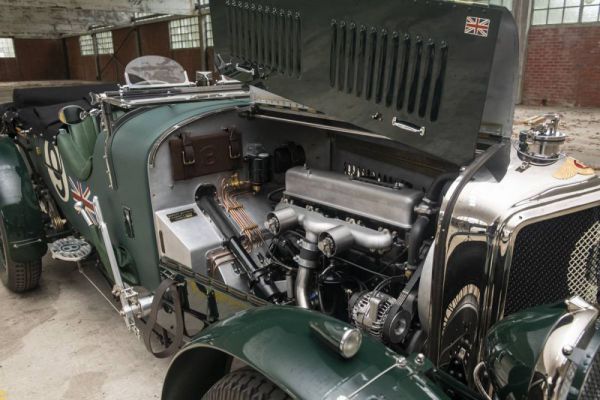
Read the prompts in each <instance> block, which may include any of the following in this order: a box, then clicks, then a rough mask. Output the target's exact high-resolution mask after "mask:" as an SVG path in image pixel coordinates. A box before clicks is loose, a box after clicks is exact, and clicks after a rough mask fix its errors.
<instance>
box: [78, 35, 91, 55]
mask: <svg viewBox="0 0 600 400" xmlns="http://www.w3.org/2000/svg"><path fill="white" fill-rule="evenodd" d="M79 50H80V51H81V55H82V56H93V55H94V41H93V39H92V35H82V36H79Z"/></svg>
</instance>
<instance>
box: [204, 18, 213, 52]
mask: <svg viewBox="0 0 600 400" xmlns="http://www.w3.org/2000/svg"><path fill="white" fill-rule="evenodd" d="M202 29H203V33H204V47H212V46H214V44H213V32H212V20H211V18H210V14H208V15H205V16H204V17H203V18H202Z"/></svg>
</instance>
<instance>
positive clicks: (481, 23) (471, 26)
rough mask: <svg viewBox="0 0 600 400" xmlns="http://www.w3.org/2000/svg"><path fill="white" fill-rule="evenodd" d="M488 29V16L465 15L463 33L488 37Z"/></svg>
mask: <svg viewBox="0 0 600 400" xmlns="http://www.w3.org/2000/svg"><path fill="white" fill-rule="evenodd" d="M489 30H490V20H489V19H488V18H479V17H467V22H466V23H465V33H466V34H467V35H475V36H480V37H488V31H489Z"/></svg>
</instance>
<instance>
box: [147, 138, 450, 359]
mask: <svg viewBox="0 0 600 400" xmlns="http://www.w3.org/2000/svg"><path fill="white" fill-rule="evenodd" d="M233 129H235V130H237V132H236V133H232V130H233ZM295 129H299V128H298V127H294V128H293V129H288V132H287V135H286V134H283V135H279V136H280V138H273V137H272V135H267V134H262V135H261V134H256V133H253V132H252V131H251V130H250V129H247V128H246V129H245V128H244V127H239V128H238V127H236V128H222V129H221V131H226V132H229V133H228V135H229V141H227V140H225V142H224V143H225V144H221V145H219V144H213V145H211V146H213V148H212V150H211V154H210V157H218V156H220V155H221V154H224V157H229V158H230V160H229V161H230V162H233V163H234V164H235V167H234V168H231V167H227V168H225V169H227V170H226V171H218V172H213V173H210V174H200V175H198V176H195V173H194V172H193V170H189V171H191V172H189V171H188V172H189V173H187V175H188V176H183V175H185V174H183V175H182V171H181V165H178V166H174V165H173V163H181V162H180V160H179V153H180V152H181V155H182V160H183V164H184V165H185V164H186V157H187V161H188V163H189V161H190V160H195V161H196V162H197V160H198V159H199V156H200V157H203V158H204V159H207V158H210V157H207V155H206V154H203V153H202V152H203V151H204V150H202V149H201V150H198V146H196V145H194V144H193V143H196V142H197V140H195V139H194V137H195V136H203V135H206V136H211V137H216V136H219V135H214V134H211V133H207V132H211V129H210V128H209V129H206V128H204V129H195V128H193V127H192V128H189V127H188V128H187V130H186V131H185V132H189V131H191V133H190V134H188V133H185V132H183V133H182V132H179V133H177V132H176V133H174V134H173V135H171V137H170V139H169V140H167V141H165V142H164V143H163V145H162V146H161V149H159V151H158V152H157V155H156V160H155V164H156V167H155V168H150V182H151V188H153V187H154V188H156V193H153V194H152V195H153V206H154V208H155V211H154V219H155V227H156V236H157V242H158V248H159V253H160V254H159V256H160V257H161V258H162V259H168V260H170V261H172V262H176V263H178V264H180V265H183V266H185V267H187V268H190V269H192V270H193V271H194V272H196V273H199V274H201V275H203V276H207V277H210V278H212V279H216V280H218V281H220V282H222V283H223V284H225V285H226V286H227V287H228V288H231V289H232V290H235V291H238V292H245V293H251V294H253V295H254V296H257V297H259V298H261V299H264V300H266V301H268V302H270V303H274V304H282V305H297V306H299V307H302V308H305V309H313V310H318V311H320V312H322V313H325V314H328V315H331V316H334V317H336V318H339V319H341V320H344V321H347V322H350V323H352V324H353V325H355V326H357V327H359V328H361V329H362V330H363V331H365V332H368V333H369V334H371V335H372V336H374V337H376V338H378V339H380V340H382V341H383V342H385V343H386V344H388V345H389V346H392V347H399V348H403V349H406V350H410V349H417V348H419V347H420V346H422V344H423V341H424V339H425V334H424V332H423V329H422V326H421V321H420V320H419V316H418V315H417V314H418V313H417V308H418V307H417V305H418V304H417V293H418V281H419V276H420V274H421V272H422V268H423V264H424V260H425V256H426V254H427V252H428V250H429V248H430V246H431V244H432V241H433V237H434V233H435V231H434V225H435V220H436V213H437V211H438V209H439V202H440V199H441V192H442V189H443V188H444V187H445V186H446V185H447V184H449V182H450V181H451V180H452V178H453V177H454V176H455V174H452V173H450V174H448V173H445V174H444V173H441V174H440V175H438V177H431V176H426V175H424V174H421V175H419V174H416V173H415V172H414V170H408V169H407V170H404V168H405V167H404V166H403V164H402V163H400V162H398V163H396V164H395V165H394V164H390V163H389V162H388V161H387V160H382V159H377V158H370V157H367V156H365V154H364V153H362V152H360V151H359V152H358V153H356V152H354V151H355V150H348V149H361V148H367V149H368V148H369V146H374V147H376V146H377V145H378V144H376V143H372V144H369V143H368V142H361V141H358V142H356V143H355V142H354V140H355V139H354V138H347V137H336V136H333V135H331V134H329V133H327V132H323V131H318V130H313V131H310V130H305V131H301V132H302V133H301V134H298V132H296V131H295ZM271 130H275V129H273V127H271ZM247 132H248V134H246V133H247ZM278 132H282V131H281V130H278ZM185 135H188V138H186V137H185ZM286 136H287V137H286ZM190 138H191V139H190ZM238 138H239V139H238ZM177 141H181V143H175V142H177ZM167 143H169V146H167ZM186 143H188V147H189V148H188V149H187V150H189V152H188V153H187V154H186V153H185V151H186V147H185V146H186ZM189 143H192V144H191V145H190V144H189ZM215 143H216V142H215ZM340 143H341V145H340ZM348 143H349V144H350V145H348ZM174 146H176V148H177V150H176V151H175V152H173V147H174ZM194 146H196V147H194ZM202 146H204V147H206V146H207V145H206V143H204V144H203V145H202ZM168 147H170V149H169V148H168ZM182 149H183V150H182ZM217 163H222V162H221V161H219V162H217ZM164 165H170V166H171V168H168V169H164V168H162V169H161V168H160V167H161V166H164ZM211 165H212V164H211ZM184 168H185V167H184ZM193 168H195V167H193ZM209 169H210V168H209ZM177 170H179V171H177ZM159 171H161V172H159ZM405 171H406V172H405ZM153 174H156V176H153ZM165 185H166V186H167V187H168V189H165Z"/></svg>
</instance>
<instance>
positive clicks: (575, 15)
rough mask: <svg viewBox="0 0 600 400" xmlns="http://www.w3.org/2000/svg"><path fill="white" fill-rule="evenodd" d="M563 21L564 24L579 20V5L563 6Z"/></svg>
mask: <svg viewBox="0 0 600 400" xmlns="http://www.w3.org/2000/svg"><path fill="white" fill-rule="evenodd" d="M563 22H564V23H565V24H572V23H576V22H579V7H569V8H565V13H564V15H563Z"/></svg>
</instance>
